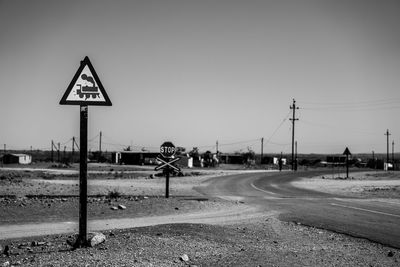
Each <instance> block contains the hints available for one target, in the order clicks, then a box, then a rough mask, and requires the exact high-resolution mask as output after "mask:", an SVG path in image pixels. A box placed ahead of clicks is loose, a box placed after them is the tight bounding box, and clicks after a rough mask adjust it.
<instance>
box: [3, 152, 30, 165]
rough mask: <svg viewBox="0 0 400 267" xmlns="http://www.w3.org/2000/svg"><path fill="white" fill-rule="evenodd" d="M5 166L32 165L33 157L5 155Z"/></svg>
mask: <svg viewBox="0 0 400 267" xmlns="http://www.w3.org/2000/svg"><path fill="white" fill-rule="evenodd" d="M3 163H4V164H13V163H14V164H31V163H32V156H31V155H28V154H5V155H4V156H3Z"/></svg>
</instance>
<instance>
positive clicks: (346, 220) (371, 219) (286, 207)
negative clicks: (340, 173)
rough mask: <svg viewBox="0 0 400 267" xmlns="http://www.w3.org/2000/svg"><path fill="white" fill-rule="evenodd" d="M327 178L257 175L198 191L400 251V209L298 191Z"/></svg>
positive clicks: (226, 180) (311, 174)
mask: <svg viewBox="0 0 400 267" xmlns="http://www.w3.org/2000/svg"><path fill="white" fill-rule="evenodd" d="M323 173H324V172H320V171H308V172H295V173H293V172H282V173H252V174H241V175H232V176H222V177H217V178H213V179H210V180H208V181H207V185H206V186H204V187H201V188H197V190H198V191H200V192H201V193H203V194H205V195H210V196H219V197H221V198H226V199H240V200H243V201H245V203H247V204H250V205H254V206H257V207H258V208H259V209H261V210H264V211H265V212H267V211H271V210H275V211H278V212H279V213H280V219H282V220H286V221H295V222H300V223H302V224H305V225H309V226H315V227H319V228H324V229H328V230H332V231H335V232H340V233H345V234H348V235H351V236H355V237H361V238H366V239H368V240H371V241H374V242H378V243H381V244H384V245H388V246H392V247H396V248H400V227H399V225H400V205H399V204H397V203H391V202H383V201H375V200H370V199H365V198H349V197H343V196H340V195H333V194H328V193H322V192H317V191H312V190H307V189H302V188H296V187H294V186H293V185H292V184H291V182H292V181H295V180H297V179H301V178H307V177H310V178H311V177H314V176H317V175H320V174H323Z"/></svg>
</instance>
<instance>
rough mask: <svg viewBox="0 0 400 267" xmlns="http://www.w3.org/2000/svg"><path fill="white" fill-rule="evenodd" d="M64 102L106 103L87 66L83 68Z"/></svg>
mask: <svg viewBox="0 0 400 267" xmlns="http://www.w3.org/2000/svg"><path fill="white" fill-rule="evenodd" d="M66 100H67V101H88V100H89V101H91V102H93V101H94V102H106V100H105V98H104V96H103V94H102V92H101V91H100V90H99V86H98V83H97V82H96V80H95V79H94V77H93V74H92V73H91V72H90V69H89V67H88V66H87V65H86V66H85V67H84V68H83V70H82V72H81V74H80V75H79V77H78V79H77V80H76V82H75V85H74V86H73V87H72V89H71V92H69V95H68V96H67V99H66Z"/></svg>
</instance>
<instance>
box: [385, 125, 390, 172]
mask: <svg viewBox="0 0 400 267" xmlns="http://www.w3.org/2000/svg"><path fill="white" fill-rule="evenodd" d="M385 135H386V164H389V135H390V133H389V129H387V130H386V133H385ZM386 166H387V167H386V168H387V169H389V167H388V165H386Z"/></svg>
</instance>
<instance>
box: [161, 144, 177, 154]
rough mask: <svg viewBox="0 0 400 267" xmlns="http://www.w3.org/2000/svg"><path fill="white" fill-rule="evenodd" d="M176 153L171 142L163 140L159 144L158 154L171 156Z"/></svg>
mask: <svg viewBox="0 0 400 267" xmlns="http://www.w3.org/2000/svg"><path fill="white" fill-rule="evenodd" d="M175 153H176V148H175V146H174V144H173V143H172V142H164V143H163V144H162V145H161V146H160V154H161V155H162V156H163V157H164V158H171V157H172V156H173V155H175Z"/></svg>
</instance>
